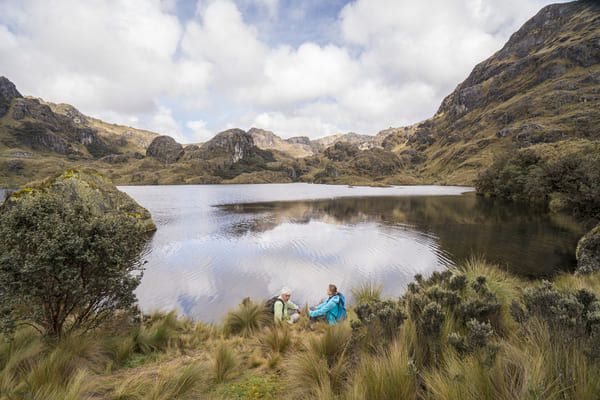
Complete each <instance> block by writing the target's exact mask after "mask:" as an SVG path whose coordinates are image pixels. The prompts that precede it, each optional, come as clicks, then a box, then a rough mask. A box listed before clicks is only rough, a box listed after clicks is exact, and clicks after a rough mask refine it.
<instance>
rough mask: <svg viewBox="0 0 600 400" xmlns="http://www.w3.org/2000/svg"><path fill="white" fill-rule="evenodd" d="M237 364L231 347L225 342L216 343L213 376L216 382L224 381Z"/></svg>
mask: <svg viewBox="0 0 600 400" xmlns="http://www.w3.org/2000/svg"><path fill="white" fill-rule="evenodd" d="M236 365H237V359H236V357H235V354H234V353H233V350H232V349H231V347H229V346H227V344H226V343H225V342H221V343H219V344H218V346H217V348H216V349H215V361H214V376H215V382H216V383H222V382H224V381H225V380H226V379H227V377H228V376H229V375H231V373H232V372H233V370H234V368H235V367H236Z"/></svg>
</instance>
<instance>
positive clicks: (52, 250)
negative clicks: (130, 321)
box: [0, 194, 146, 336]
mask: <svg viewBox="0 0 600 400" xmlns="http://www.w3.org/2000/svg"><path fill="white" fill-rule="evenodd" d="M145 240H146V239H145V237H144V236H142V235H141V233H140V232H139V228H138V227H137V225H136V221H135V219H134V218H133V217H130V216H128V215H115V214H112V213H108V214H104V215H102V216H94V215H93V214H92V213H91V212H90V211H89V210H87V209H85V208H84V207H80V206H69V205H68V204H65V202H63V201H61V200H59V199H58V198H55V197H52V196H48V195H44V194H36V195H35V196H31V198H30V199H28V201H22V202H19V203H17V204H15V205H12V206H11V207H3V208H2V214H1V215H0V307H1V308H2V310H3V313H2V322H3V324H2V327H3V329H4V330H10V329H12V328H13V327H14V324H15V323H17V322H18V321H20V320H25V321H26V322H27V323H29V324H32V325H33V326H35V327H36V328H37V329H39V330H40V331H41V332H43V333H45V334H48V335H52V336H61V335H62V334H63V333H65V332H69V331H72V330H75V329H79V328H84V329H89V328H91V327H94V326H95V325H97V324H98V323H99V322H100V321H102V320H103V319H104V318H106V317H108V316H110V315H111V313H113V312H114V311H115V310H118V309H124V308H128V307H131V306H133V304H134V303H135V301H136V297H135V294H134V293H133V291H134V289H135V288H136V287H137V286H138V285H139V283H140V280H141V270H142V264H141V260H140V256H141V255H140V251H141V250H142V248H143V246H144V244H145Z"/></svg>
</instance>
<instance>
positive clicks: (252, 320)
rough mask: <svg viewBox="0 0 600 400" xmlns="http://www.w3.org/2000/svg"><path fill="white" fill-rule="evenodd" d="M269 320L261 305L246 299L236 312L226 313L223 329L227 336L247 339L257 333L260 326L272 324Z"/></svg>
mask: <svg viewBox="0 0 600 400" xmlns="http://www.w3.org/2000/svg"><path fill="white" fill-rule="evenodd" d="M271 320H272V318H271V317H270V316H269V314H268V313H267V311H266V310H265V307H264V305H263V304H262V303H254V302H253V301H252V300H250V298H248V297H247V298H245V299H244V300H243V301H242V302H241V303H240V305H239V307H238V309H237V310H232V311H229V312H228V313H227V315H226V317H225V323H224V326H223V329H224V331H225V333H227V334H237V335H241V336H244V337H248V336H251V335H254V334H255V333H256V332H258V331H259V329H260V328H261V327H262V326H264V325H266V324H268V323H270V322H272V321H271Z"/></svg>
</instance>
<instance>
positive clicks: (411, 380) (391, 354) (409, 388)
mask: <svg viewBox="0 0 600 400" xmlns="http://www.w3.org/2000/svg"><path fill="white" fill-rule="evenodd" d="M409 353H410V350H409V348H408V347H407V346H406V345H405V343H401V342H397V341H396V342H394V343H393V344H392V345H391V346H390V347H389V348H388V349H386V350H384V351H382V352H381V353H379V354H375V355H370V356H367V357H364V358H363V359H362V360H361V361H360V363H359V364H358V366H357V367H356V369H355V371H354V373H353V374H352V376H351V379H350V382H351V385H350V386H349V389H348V393H347V396H346V398H347V399H348V400H362V399H395V400H408V399H411V400H412V399H416V398H417V379H416V374H417V369H416V367H415V365H414V363H413V361H412V359H411V357H410V354H409Z"/></svg>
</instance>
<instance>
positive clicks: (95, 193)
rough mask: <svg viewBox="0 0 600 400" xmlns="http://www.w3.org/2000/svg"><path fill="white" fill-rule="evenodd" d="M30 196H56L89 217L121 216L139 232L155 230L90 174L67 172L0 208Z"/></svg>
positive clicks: (144, 214) (134, 206)
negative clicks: (136, 226)
mask: <svg viewBox="0 0 600 400" xmlns="http://www.w3.org/2000/svg"><path fill="white" fill-rule="evenodd" d="M32 196H57V197H59V198H61V199H62V200H63V201H64V202H66V203H69V204H72V205H74V206H80V207H83V208H85V209H87V210H89V211H90V212H91V213H92V215H98V216H100V215H103V214H106V213H122V214H127V215H129V216H131V217H133V218H135V220H136V223H137V225H138V226H139V228H140V231H141V232H148V231H154V230H156V225H155V224H154V221H153V220H152V216H151V215H150V212H149V211H148V210H146V209H145V208H144V207H142V206H140V205H139V204H138V203H137V202H136V201H135V200H133V199H132V198H131V197H130V196H129V195H128V194H126V193H124V192H122V191H120V190H119V189H117V188H116V187H115V186H114V185H113V184H112V183H111V181H110V180H109V179H107V178H104V177H103V176H101V175H100V174H97V173H94V172H89V171H87V172H86V171H75V170H67V171H64V172H63V173H61V174H60V175H58V176H56V177H55V178H52V179H49V180H47V181H46V182H44V183H43V184H41V185H39V186H37V187H34V188H25V189H22V190H20V191H18V192H16V193H14V194H12V195H11V196H9V197H8V198H7V199H6V200H5V202H4V203H3V204H2V208H6V207H12V206H15V205H17V204H18V203H20V202H24V201H28V200H29V199H31V198H32Z"/></svg>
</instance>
